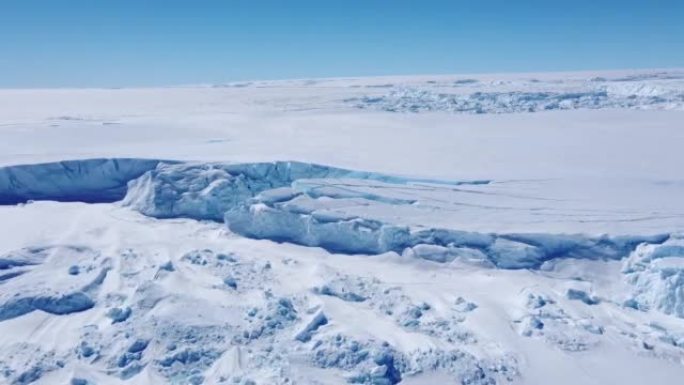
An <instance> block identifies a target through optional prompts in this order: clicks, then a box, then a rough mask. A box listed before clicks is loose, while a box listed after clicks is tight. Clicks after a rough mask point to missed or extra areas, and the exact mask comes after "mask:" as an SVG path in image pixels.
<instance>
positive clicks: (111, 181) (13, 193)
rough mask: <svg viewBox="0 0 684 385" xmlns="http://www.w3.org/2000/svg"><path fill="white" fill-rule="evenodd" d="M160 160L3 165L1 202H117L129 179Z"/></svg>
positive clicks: (0, 189) (1, 169)
mask: <svg viewBox="0 0 684 385" xmlns="http://www.w3.org/2000/svg"><path fill="white" fill-rule="evenodd" d="M158 163H159V161H158V160H152V159H89V160H79V161H64V162H57V163H45V164H38V165H22V166H11V167H0V204H15V203H21V202H26V201H27V200H56V201H66V202H91V203H96V202H114V201H118V200H121V199H122V198H123V197H124V196H125V195H126V190H127V187H126V184H127V183H128V181H130V180H132V179H135V178H137V177H139V176H141V175H142V174H143V173H145V172H146V171H148V170H151V169H154V168H155V167H156V166H157V164H158Z"/></svg>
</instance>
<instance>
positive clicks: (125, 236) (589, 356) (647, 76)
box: [0, 70, 684, 385]
mask: <svg viewBox="0 0 684 385" xmlns="http://www.w3.org/2000/svg"><path fill="white" fill-rule="evenodd" d="M682 79H684V72H682V71H681V70H659V71H654V70H643V71H616V72H591V73H574V74H511V75H468V76H456V75H443V76H414V77H383V78H355V79H301V80H287V81H253V82H241V83H234V84H226V85H206V86H183V87H167V88H150V89H127V88H124V89H89V90H67V89H64V90H0V134H1V135H2V139H3V140H2V141H0V384H36V385H42V384H69V383H71V384H79V385H94V384H113V385H125V384H132V385H149V384H165V383H170V384H207V385H220V384H240V385H263V384H269V385H271V384H275V385H294V384H321V385H323V384H325V385H328V384H341V383H349V384H364V385H370V384H400V385H401V384H406V385H424V384H472V385H494V384H499V385H504V384H511V385H514V384H526V385H545V384H548V383H554V384H559V385H571V384H576V383H602V384H604V383H605V384H612V383H620V384H624V385H641V384H644V383H663V384H667V383H673V382H676V379H677V378H681V377H682V375H683V374H684V366H683V365H682V357H684V324H682V320H684V310H683V309H684V307H683V306H684V300H683V298H684V294H683V293H682V290H683V287H684V286H683V285H682V277H683V276H684V274H682V269H683V268H684V265H682V261H683V260H684V259H683V258H684V254H683V253H682V247H683V245H684V244H683V241H682V239H684V238H682V237H683V234H684V205H683V203H682V202H684V201H682V200H681V198H680V197H681V196H682V194H684V183H682V174H681V167H680V166H679V165H680V164H682V156H681V154H682V152H681V151H680V148H681V141H680V140H678V139H680V136H681V135H680V132H679V131H680V130H679V125H678V123H679V122H680V121H681V120H682V119H681V114H682V105H683V103H684V102H683V101H682V90H683V89H684V86H683V83H682ZM408 112H411V113H408ZM414 112H415V113H414ZM65 159H66V160H65ZM357 170H369V171H357Z"/></svg>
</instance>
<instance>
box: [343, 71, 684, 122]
mask: <svg viewBox="0 0 684 385" xmlns="http://www.w3.org/2000/svg"><path fill="white" fill-rule="evenodd" d="M462 85H467V86H468V89H467V90H461V89H454V90H453V91H450V90H448V89H445V87H444V85H442V86H441V87H440V88H439V89H433V87H415V86H412V87H393V88H392V89H390V90H389V92H387V93H386V94H380V95H377V94H376V95H368V96H363V97H354V98H349V99H347V100H346V101H347V102H348V103H351V104H352V105H354V106H356V107H357V108H362V109H376V110H383V111H389V112H427V111H443V112H455V113H472V114H492V113H493V114H502V113H514V112H539V111H551V110H575V109H601V108H628V109H682V108H684V83H682V82H681V81H679V82H678V81H675V82H657V81H642V80H640V79H634V80H628V79H625V80H613V81H608V80H606V79H592V81H590V82H585V83H580V84H579V85H577V84H573V85H572V86H570V85H568V86H562V85H557V87H556V89H553V90H546V89H544V88H543V87H540V86H539V85H538V84H537V83H536V82H531V83H517V84H514V85H509V87H510V88H512V89H511V90H510V91H498V90H491V89H490V88H488V87H487V84H481V83H478V82H467V83H462V82H459V83H455V84H454V85H453V86H454V87H458V86H462ZM564 88H565V89H564Z"/></svg>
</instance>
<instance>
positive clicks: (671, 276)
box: [623, 236, 684, 318]
mask: <svg viewBox="0 0 684 385" xmlns="http://www.w3.org/2000/svg"><path fill="white" fill-rule="evenodd" d="M623 272H624V273H625V274H626V279H627V282H628V283H630V284H631V285H632V287H633V292H632V295H631V298H628V299H627V300H626V301H625V303H626V304H627V306H629V307H632V308H635V309H639V310H647V309H650V308H655V309H658V310H660V311H662V312H663V313H665V314H672V315H674V316H677V317H680V318H684V238H683V237H681V236H675V237H673V238H671V239H669V240H667V241H666V242H664V243H663V244H646V243H645V244H643V245H640V246H639V247H638V248H637V249H636V250H635V251H634V252H633V253H632V254H631V255H630V257H629V258H628V259H627V260H625V262H624V267H623Z"/></svg>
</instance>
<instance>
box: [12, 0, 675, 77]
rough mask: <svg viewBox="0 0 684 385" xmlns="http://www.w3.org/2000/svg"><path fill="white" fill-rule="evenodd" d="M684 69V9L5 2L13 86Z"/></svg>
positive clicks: (596, 4) (598, 3)
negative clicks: (622, 69) (620, 69)
mask: <svg viewBox="0 0 684 385" xmlns="http://www.w3.org/2000/svg"><path fill="white" fill-rule="evenodd" d="M665 67H684V0H638V1H637V0H622V1H618V0H611V1H609V0H569V1H564V0H563V1H556V0H545V1H537V0H530V1H525V0H520V1H517V0H491V1H488V0H479V1H478V0H466V1H459V0H452V1H438V0H434V1H430V0H422V1H418V0H415V1H403V0H386V1H375V0H364V1H360V0H359V1H356V0H339V1H338V0H328V1H326V0H306V1H304V0H301V1H298V0H290V1H274V0H251V1H248V0H245V1H241V0H234V1H229V0H225V1H209V0H185V1H179V0H149V1H145V0H42V1H41V0H0V87H62V86H77V87H82V86H131V85H140V86H144V85H172V84H189V83H212V82H227V81H235V80H246V79H280V78H305V77H337V76H343V77H344V76H364V75H393V74H433V73H434V74H437V73H480V72H532V71H564V70H588V69H619V68H665Z"/></svg>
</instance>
